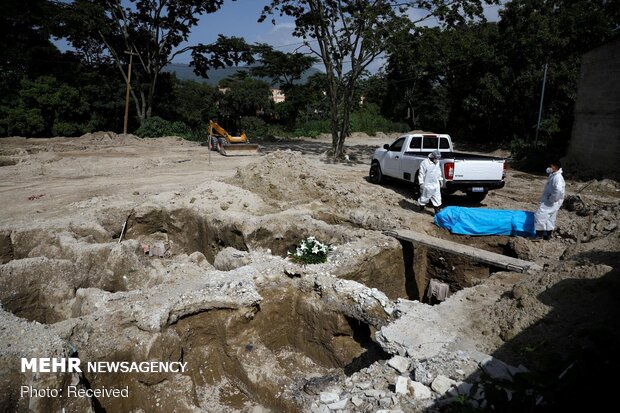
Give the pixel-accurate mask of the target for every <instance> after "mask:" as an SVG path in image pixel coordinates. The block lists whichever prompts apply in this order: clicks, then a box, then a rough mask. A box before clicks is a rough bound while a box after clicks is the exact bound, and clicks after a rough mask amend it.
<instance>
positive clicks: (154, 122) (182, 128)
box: [136, 116, 192, 139]
mask: <svg viewBox="0 0 620 413" xmlns="http://www.w3.org/2000/svg"><path fill="white" fill-rule="evenodd" d="M136 135H138V136H140V137H141V138H159V137H162V136H180V137H182V138H185V139H191V138H192V131H191V129H190V128H189V127H188V126H187V125H186V124H184V123H183V122H178V121H177V122H170V121H167V120H165V119H162V118H160V117H159V116H153V117H151V118H149V119H147V120H145V121H144V123H143V124H142V126H140V127H139V128H138V130H136Z"/></svg>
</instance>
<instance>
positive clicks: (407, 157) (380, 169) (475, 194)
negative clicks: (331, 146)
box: [370, 132, 506, 201]
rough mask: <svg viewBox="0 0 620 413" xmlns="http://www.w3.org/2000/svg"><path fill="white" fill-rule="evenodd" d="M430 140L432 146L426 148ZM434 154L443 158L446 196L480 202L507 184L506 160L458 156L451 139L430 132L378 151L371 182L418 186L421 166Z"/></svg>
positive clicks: (466, 155)
mask: <svg viewBox="0 0 620 413" xmlns="http://www.w3.org/2000/svg"><path fill="white" fill-rule="evenodd" d="M427 140H428V142H429V143H430V145H432V146H430V147H428V146H426V145H427ZM422 148H423V149H422ZM432 150H439V151H440V152H441V155H442V158H441V160H440V168H441V171H442V175H443V182H442V188H443V190H444V192H446V193H454V192H456V191H463V192H465V193H466V194H467V195H468V196H469V197H470V198H472V199H473V200H478V201H480V200H482V199H484V197H485V196H486V194H487V192H488V191H489V190H491V189H498V188H502V187H503V186H504V184H505V168H506V161H505V160H504V159H503V158H498V157H494V156H485V155H477V154H469V153H462V152H455V151H454V150H453V147H452V140H451V138H450V136H448V135H439V134H431V133H428V132H423V133H415V132H412V133H410V134H408V135H404V136H401V137H400V138H398V139H396V140H395V141H394V143H392V145H384V147H383V148H380V149H377V150H376V151H375V154H374V156H373V161H372V163H371V169H370V178H371V181H373V182H375V183H380V182H381V180H382V179H383V178H384V177H389V178H395V179H399V180H403V181H407V182H412V183H417V182H416V178H417V171H418V168H419V166H420V163H421V162H422V161H423V160H424V159H425V158H426V157H428V155H429V154H430V153H431V152H432Z"/></svg>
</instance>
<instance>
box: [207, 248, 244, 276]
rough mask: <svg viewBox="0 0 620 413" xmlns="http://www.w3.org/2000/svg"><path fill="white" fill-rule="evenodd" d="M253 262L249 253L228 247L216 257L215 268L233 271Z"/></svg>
mask: <svg viewBox="0 0 620 413" xmlns="http://www.w3.org/2000/svg"><path fill="white" fill-rule="evenodd" d="M251 262H252V257H251V256H250V254H249V253H248V252H247V251H239V250H238V249H235V248H232V247H226V248H224V249H223V250H221V251H220V252H219V253H218V254H217V255H216V257H215V261H214V262H213V266H214V267H215V268H216V269H218V270H220V271H231V270H235V269H237V268H239V267H243V266H245V265H248V264H250V263H251Z"/></svg>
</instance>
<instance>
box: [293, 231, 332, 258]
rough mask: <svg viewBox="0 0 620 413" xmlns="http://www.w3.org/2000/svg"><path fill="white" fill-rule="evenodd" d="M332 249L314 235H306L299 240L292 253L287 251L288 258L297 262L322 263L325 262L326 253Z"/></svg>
mask: <svg viewBox="0 0 620 413" xmlns="http://www.w3.org/2000/svg"><path fill="white" fill-rule="evenodd" d="M332 249H333V248H332V247H330V246H329V245H327V244H323V243H321V242H320V241H319V240H317V239H316V238H315V237H308V238H306V239H305V240H303V241H301V243H300V244H299V247H297V249H296V250H295V252H294V253H291V252H289V253H288V258H289V259H290V260H291V261H293V262H295V263H298V264H322V263H324V262H327V253H328V252H329V251H331V250H332Z"/></svg>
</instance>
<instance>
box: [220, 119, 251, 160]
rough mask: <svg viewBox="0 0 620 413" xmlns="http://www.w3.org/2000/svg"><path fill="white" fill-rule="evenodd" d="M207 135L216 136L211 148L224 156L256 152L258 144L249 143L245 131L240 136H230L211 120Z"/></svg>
mask: <svg viewBox="0 0 620 413" xmlns="http://www.w3.org/2000/svg"><path fill="white" fill-rule="evenodd" d="M209 135H210V136H212V137H215V138H216V140H215V145H212V149H214V150H217V151H218V152H219V153H221V154H222V155H224V156H228V155H255V154H257V153H258V145H253V144H250V141H249V139H248V137H247V136H246V134H245V132H244V133H242V134H241V136H232V135H231V134H230V133H228V131H227V130H226V129H224V128H222V127H221V126H220V125H218V124H217V122H215V121H212V120H210V121H209Z"/></svg>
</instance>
